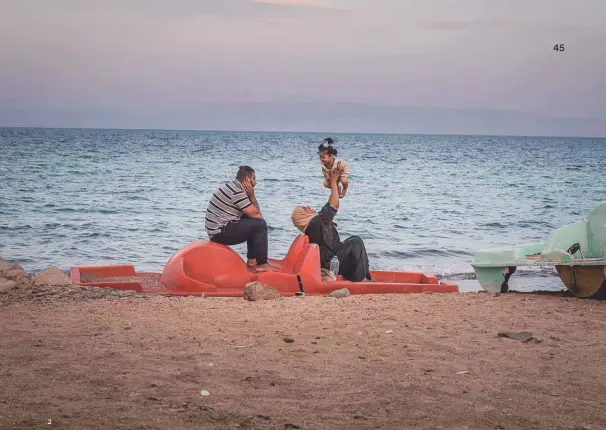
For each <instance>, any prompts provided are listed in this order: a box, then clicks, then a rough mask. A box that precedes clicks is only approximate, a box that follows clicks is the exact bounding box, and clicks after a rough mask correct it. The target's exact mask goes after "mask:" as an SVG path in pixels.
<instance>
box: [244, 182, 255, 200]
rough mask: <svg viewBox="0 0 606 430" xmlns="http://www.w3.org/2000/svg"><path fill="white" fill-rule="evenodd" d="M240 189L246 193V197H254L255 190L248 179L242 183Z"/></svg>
mask: <svg viewBox="0 0 606 430" xmlns="http://www.w3.org/2000/svg"><path fill="white" fill-rule="evenodd" d="M242 188H244V191H246V194H247V195H248V197H252V196H254V195H255V189H254V187H253V185H252V181H251V180H250V178H246V179H244V182H243V183H242Z"/></svg>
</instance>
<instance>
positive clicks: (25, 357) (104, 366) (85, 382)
mask: <svg viewBox="0 0 606 430" xmlns="http://www.w3.org/2000/svg"><path fill="white" fill-rule="evenodd" d="M5 285H6V284H5ZM0 306H1V309H2V311H1V312H0V325H1V326H2V330H1V331H0V345H1V349H0V356H1V358H2V360H1V361H2V366H0V384H1V386H2V390H0V405H1V407H0V428H19V429H23V428H63V429H65V428H70V429H79V428H124V429H165V428H179V429H190V428H191V429H194V428H217V429H244V428H249V429H289V428H292V429H297V428H301V429H336V428H343V429H369V428H390V429H391V428H393V429H404V428H410V429H600V428H606V414H604V412H603V410H604V407H605V406H606V366H604V364H603V359H604V356H606V342H605V340H606V330H605V329H606V306H605V304H604V303H603V302H598V301H594V300H581V299H576V298H571V297H566V296H565V295H564V294H558V293H555V294H516V293H509V294H503V295H498V296H493V295H489V294H486V293H466V294H405V295H382V296H381V295H376V296H350V297H344V298H328V297H292V298H280V299H276V300H266V301H253V302H251V301H246V300H244V299H242V298H169V297H157V296H156V297H152V296H141V295H136V294H134V293H131V292H121V291H117V290H109V289H100V288H82V287H78V286H46V285H35V284H34V283H33V282H31V280H28V279H21V280H20V281H19V282H17V283H14V284H11V285H10V287H5V288H3V289H2V291H1V292H0ZM506 331H510V332H521V331H525V332H529V333H531V334H532V338H531V339H530V340H527V341H526V342H523V341H520V340H515V339H510V338H505V337H499V336H498V333H499V332H506ZM202 390H206V391H202ZM201 393H203V394H208V395H202V394H201Z"/></svg>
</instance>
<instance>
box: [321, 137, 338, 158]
mask: <svg viewBox="0 0 606 430" xmlns="http://www.w3.org/2000/svg"><path fill="white" fill-rule="evenodd" d="M333 143H335V141H334V140H333V139H332V137H327V138H326V139H324V141H323V142H322V143H321V144H320V146H319V147H318V153H320V152H322V151H327V152H328V153H329V154H331V155H335V156H336V155H337V148H335V147H334V146H332V145H333Z"/></svg>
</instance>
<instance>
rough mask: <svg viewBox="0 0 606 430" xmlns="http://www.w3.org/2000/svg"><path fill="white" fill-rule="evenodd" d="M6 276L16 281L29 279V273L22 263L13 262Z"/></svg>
mask: <svg viewBox="0 0 606 430" xmlns="http://www.w3.org/2000/svg"><path fill="white" fill-rule="evenodd" d="M4 277H6V278H8V279H13V280H15V281H26V280H29V275H28V274H27V272H26V271H25V270H23V266H21V265H20V264H11V265H10V266H9V267H8V270H7V271H6V272H5V273H4Z"/></svg>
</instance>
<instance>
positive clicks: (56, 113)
mask: <svg viewBox="0 0 606 430" xmlns="http://www.w3.org/2000/svg"><path fill="white" fill-rule="evenodd" d="M0 126H25V127H66V128H72V127H74V128H143V129H181V130H184V129H185V130H264V131H300V132H306V131H307V132H346V133H347V132H349V133H410V134H486V135H522V136H578V137H605V136H606V115H605V116H604V117H602V118H595V119H585V118H553V117H546V116H541V115H538V114H532V113H523V112H515V111H500V110H485V109H445V108H427V107H412V106H385V105H384V106H381V105H368V104H357V103H334V104H323V103H314V102H306V103H242V104H229V103H225V104H222V103H209V104H200V105H199V106H197V107H188V108H187V109H172V108H156V107H151V108H146V109H144V110H129V111H126V110H124V109H113V110H111V109H99V108H94V107H91V108H86V109H85V110H76V109H59V108H50V107H49V108H46V107H45V108H38V109H34V108H32V109H11V108H0Z"/></svg>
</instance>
